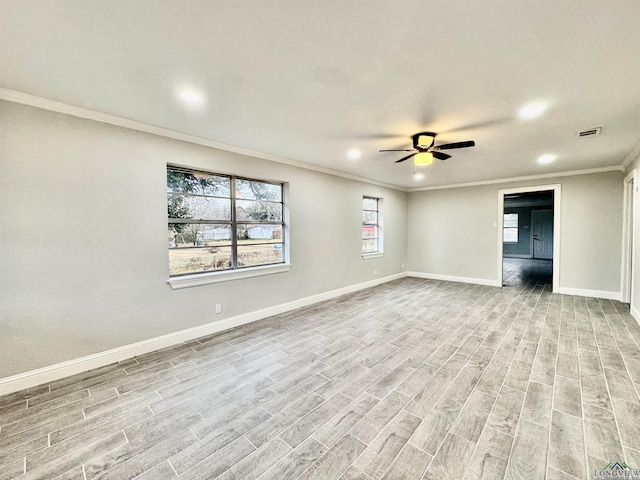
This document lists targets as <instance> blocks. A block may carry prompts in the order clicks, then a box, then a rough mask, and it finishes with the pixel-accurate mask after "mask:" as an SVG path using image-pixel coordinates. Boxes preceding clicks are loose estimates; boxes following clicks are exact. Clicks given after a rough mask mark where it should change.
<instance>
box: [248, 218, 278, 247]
mask: <svg viewBox="0 0 640 480" xmlns="http://www.w3.org/2000/svg"><path fill="white" fill-rule="evenodd" d="M237 231H238V243H282V225H277V224H276V225H269V224H265V223H258V224H256V225H251V224H246V225H238V230H237Z"/></svg>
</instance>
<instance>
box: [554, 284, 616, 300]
mask: <svg viewBox="0 0 640 480" xmlns="http://www.w3.org/2000/svg"><path fill="white" fill-rule="evenodd" d="M553 293H561V294H563V295H576V296H578V297H593V298H606V299H608V300H618V301H622V292H607V291H605V290H586V289H584V288H569V287H559V288H558V290H557V291H556V292H553Z"/></svg>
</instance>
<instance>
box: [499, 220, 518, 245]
mask: <svg viewBox="0 0 640 480" xmlns="http://www.w3.org/2000/svg"><path fill="white" fill-rule="evenodd" d="M502 241H503V242H504V243H518V214H517V213H505V214H504V228H503V230H502Z"/></svg>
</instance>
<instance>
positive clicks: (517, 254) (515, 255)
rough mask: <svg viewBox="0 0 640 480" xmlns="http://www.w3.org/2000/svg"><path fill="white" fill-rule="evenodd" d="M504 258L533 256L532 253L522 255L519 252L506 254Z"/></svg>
mask: <svg viewBox="0 0 640 480" xmlns="http://www.w3.org/2000/svg"><path fill="white" fill-rule="evenodd" d="M502 258H533V257H532V256H531V255H521V254H519V253H510V254H506V253H505V254H504V255H503V256H502Z"/></svg>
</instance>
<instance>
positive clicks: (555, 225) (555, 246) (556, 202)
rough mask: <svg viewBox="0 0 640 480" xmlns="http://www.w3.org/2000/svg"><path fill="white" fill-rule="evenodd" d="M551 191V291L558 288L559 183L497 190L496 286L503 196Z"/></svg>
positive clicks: (502, 224) (502, 219)
mask: <svg viewBox="0 0 640 480" xmlns="http://www.w3.org/2000/svg"><path fill="white" fill-rule="evenodd" d="M544 191H553V291H554V292H557V291H558V289H559V288H560V236H561V231H560V225H561V222H560V212H561V211H562V210H561V208H560V206H561V201H562V199H561V195H560V193H561V192H560V191H561V186H560V184H559V183H557V184H553V185H536V186H531V187H518V188H505V189H502V190H498V222H497V223H498V232H497V233H498V235H497V237H498V238H497V240H498V265H497V272H498V275H497V283H496V284H497V285H502V257H503V255H504V252H503V245H502V231H503V229H504V217H503V213H504V196H505V195H509V194H511V193H530V192H544Z"/></svg>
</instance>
